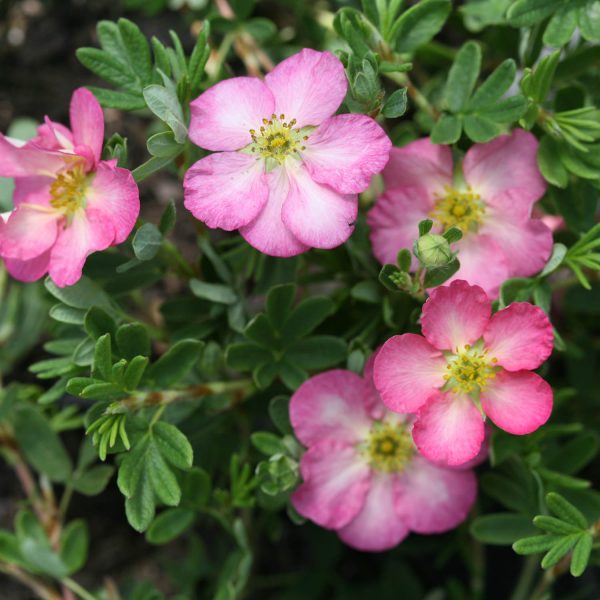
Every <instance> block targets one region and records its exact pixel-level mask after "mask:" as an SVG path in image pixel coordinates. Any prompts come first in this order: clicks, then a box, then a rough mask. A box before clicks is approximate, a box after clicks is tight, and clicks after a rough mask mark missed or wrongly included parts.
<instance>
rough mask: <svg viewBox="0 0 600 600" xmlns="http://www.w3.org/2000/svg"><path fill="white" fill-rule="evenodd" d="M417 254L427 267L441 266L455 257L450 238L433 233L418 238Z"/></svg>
mask: <svg viewBox="0 0 600 600" xmlns="http://www.w3.org/2000/svg"><path fill="white" fill-rule="evenodd" d="M415 254H416V255H417V258H418V259H419V260H420V261H421V262H422V263H423V264H424V265H425V266H426V267H441V266H443V265H447V264H448V263H449V262H451V261H452V260H453V259H454V254H453V253H452V250H450V244H449V243H448V240H446V238H445V237H443V236H441V235H436V234H432V233H427V234H425V235H423V236H421V237H420V238H419V239H418V240H417V243H416V247H415Z"/></svg>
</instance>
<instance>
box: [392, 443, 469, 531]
mask: <svg viewBox="0 0 600 600" xmlns="http://www.w3.org/2000/svg"><path fill="white" fill-rule="evenodd" d="M476 497H477V479H476V478H475V474H474V473H473V471H471V470H462V469H452V468H448V467H442V466H439V465H434V464H433V463H432V462H430V461H428V460H427V459H426V458H424V457H422V456H419V455H418V454H417V455H415V457H414V458H413V460H412V462H411V463H410V465H409V466H408V468H407V470H406V471H405V472H404V473H402V474H401V475H400V477H399V478H398V479H397V483H396V498H395V507H396V513H397V514H398V515H399V516H400V517H401V518H402V520H403V521H404V522H405V523H406V524H407V525H408V527H409V528H410V530H411V531H415V532H417V533H441V532H443V531H448V530H450V529H453V528H454V527H456V526H457V525H460V523H462V522H463V521H464V520H465V519H466V518H467V515H468V514H469V511H470V510H471V508H472V507H473V504H474V502H475V498H476Z"/></svg>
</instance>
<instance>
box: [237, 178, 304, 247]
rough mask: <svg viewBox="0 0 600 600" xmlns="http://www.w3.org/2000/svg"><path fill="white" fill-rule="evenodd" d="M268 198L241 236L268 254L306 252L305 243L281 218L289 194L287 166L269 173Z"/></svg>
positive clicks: (243, 229) (244, 228) (241, 230)
mask: <svg viewBox="0 0 600 600" xmlns="http://www.w3.org/2000/svg"><path fill="white" fill-rule="evenodd" d="M267 185H268V186H269V198H268V200H267V202H266V204H265V206H264V208H263V210H262V211H261V212H260V214H259V215H258V217H256V219H254V221H252V222H250V223H248V225H244V226H243V227H241V228H240V233H241V235H242V237H243V238H244V239H245V240H246V241H247V242H248V243H249V244H250V245H251V246H254V248H256V249H257V250H259V251H260V252H262V253H263V254H268V255H269V256H282V257H289V256H296V254H300V253H302V252H306V251H307V250H308V249H309V247H308V246H305V245H304V244H303V243H302V242H300V240H299V239H298V238H296V237H295V236H294V235H293V233H292V232H291V231H290V230H289V229H288V228H287V227H286V226H285V225H284V223H283V221H282V219H281V211H282V208H283V203H284V202H285V199H286V198H287V196H288V191H289V180H288V176H287V174H286V172H285V170H284V169H275V170H274V171H271V172H270V173H268V174H267Z"/></svg>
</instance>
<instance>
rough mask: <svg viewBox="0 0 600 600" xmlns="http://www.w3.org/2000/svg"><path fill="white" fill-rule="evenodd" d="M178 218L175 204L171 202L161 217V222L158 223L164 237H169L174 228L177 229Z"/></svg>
mask: <svg viewBox="0 0 600 600" xmlns="http://www.w3.org/2000/svg"><path fill="white" fill-rule="evenodd" d="M176 217H177V210H176V208H175V202H173V200H169V203H168V204H167V206H166V208H165V210H164V212H163V214H162V215H161V217H160V222H159V223H158V229H159V231H160V232H161V233H162V234H163V235H167V234H168V233H169V232H170V231H171V230H172V229H173V227H175V222H176Z"/></svg>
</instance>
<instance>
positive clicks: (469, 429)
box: [412, 392, 485, 465]
mask: <svg viewBox="0 0 600 600" xmlns="http://www.w3.org/2000/svg"><path fill="white" fill-rule="evenodd" d="M412 434H413V440H414V442H415V444H416V446H417V448H418V450H419V452H420V453H421V454H422V455H423V456H424V457H425V458H428V459H429V460H431V461H433V462H437V463H440V462H441V463H445V464H447V465H461V464H463V463H466V462H467V461H469V460H471V459H472V458H475V456H477V454H478V453H479V450H480V448H481V444H482V443H483V440H484V437H485V429H484V425H483V417H482V416H481V413H480V412H479V410H478V409H477V407H476V406H475V404H474V403H473V401H472V400H471V398H470V397H469V396H466V395H463V394H458V393H454V392H447V393H444V394H441V393H440V394H437V395H436V396H433V397H432V398H431V399H430V400H429V401H428V402H427V404H425V406H423V407H422V408H421V409H420V410H419V412H418V414H417V420H416V421H415V424H414V427H413V431H412Z"/></svg>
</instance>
